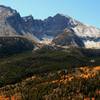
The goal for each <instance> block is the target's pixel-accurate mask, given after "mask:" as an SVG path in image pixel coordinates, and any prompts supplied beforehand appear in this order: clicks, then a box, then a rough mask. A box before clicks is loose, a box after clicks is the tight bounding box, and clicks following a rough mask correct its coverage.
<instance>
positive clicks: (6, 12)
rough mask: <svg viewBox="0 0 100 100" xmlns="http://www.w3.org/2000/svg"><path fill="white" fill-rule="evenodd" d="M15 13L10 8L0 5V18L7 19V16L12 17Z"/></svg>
mask: <svg viewBox="0 0 100 100" xmlns="http://www.w3.org/2000/svg"><path fill="white" fill-rule="evenodd" d="M16 13H17V11H16V10H14V9H12V8H10V7H6V6H3V5H0V17H2V18H3V17H9V16H12V15H14V14H16Z"/></svg>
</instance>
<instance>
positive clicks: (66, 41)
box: [52, 28, 84, 47]
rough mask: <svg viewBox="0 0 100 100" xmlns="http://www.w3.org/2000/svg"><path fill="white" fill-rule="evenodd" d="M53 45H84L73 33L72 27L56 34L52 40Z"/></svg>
mask: <svg viewBox="0 0 100 100" xmlns="http://www.w3.org/2000/svg"><path fill="white" fill-rule="evenodd" d="M52 42H53V43H55V45H60V46H66V47H69V46H70V47H84V43H83V41H82V40H81V39H80V38H79V37H78V36H77V35H76V34H75V33H74V31H73V30H72V29H67V28H66V29H65V30H64V32H63V33H62V34H60V35H58V36H57V37H56V38H55V39H54V40H53V41H52Z"/></svg>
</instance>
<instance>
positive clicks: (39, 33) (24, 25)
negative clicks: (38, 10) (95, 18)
mask: <svg viewBox="0 0 100 100" xmlns="http://www.w3.org/2000/svg"><path fill="white" fill-rule="evenodd" d="M65 29H68V30H71V31H73V32H70V34H72V33H73V36H69V35H68V34H66V32H65V33H64V30H65ZM12 35H26V36H27V35H32V37H33V39H35V41H36V42H40V43H42V44H44V45H45V44H46V45H48V44H52V43H55V42H54V41H56V43H55V44H59V45H61V46H62V45H63V46H69V45H68V44H71V45H72V44H73V45H74V44H75V45H77V46H79V47H83V44H84V47H85V48H95V49H97V48H100V29H98V28H95V27H93V26H88V25H85V24H83V23H81V22H80V21H77V20H75V19H73V18H71V17H69V16H65V15H62V14H56V15H55V16H53V17H51V16H50V17H48V18H46V19H44V20H40V19H34V18H33V16H32V15H30V16H25V17H21V16H20V14H19V13H18V12H17V11H16V10H14V9H12V8H10V7H6V6H3V5H0V36H12ZM62 37H63V38H62ZM68 38H69V39H68ZM60 39H61V40H60ZM69 40H70V43H69ZM73 41H74V42H73ZM80 41H81V43H80ZM64 42H65V43H64ZM76 42H77V43H76ZM79 43H80V44H81V45H80V44H79Z"/></svg>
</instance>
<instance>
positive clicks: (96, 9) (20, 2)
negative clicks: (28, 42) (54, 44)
mask: <svg viewBox="0 0 100 100" xmlns="http://www.w3.org/2000/svg"><path fill="white" fill-rule="evenodd" d="M0 5H5V6H10V7H12V8H13V9H16V10H17V11H18V12H19V13H20V14H21V16H28V15H33V17H34V18H35V19H45V18H47V17H48V16H54V15H55V14H57V13H61V14H64V15H69V16H71V17H73V18H75V19H77V20H79V21H81V22H83V23H86V24H89V25H93V26H96V27H99V28H100V0H0Z"/></svg>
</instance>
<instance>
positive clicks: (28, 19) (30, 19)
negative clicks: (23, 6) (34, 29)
mask: <svg viewBox="0 0 100 100" xmlns="http://www.w3.org/2000/svg"><path fill="white" fill-rule="evenodd" d="M23 20H24V21H25V22H28V21H33V20H34V18H33V16H32V15H29V16H25V17H23Z"/></svg>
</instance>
